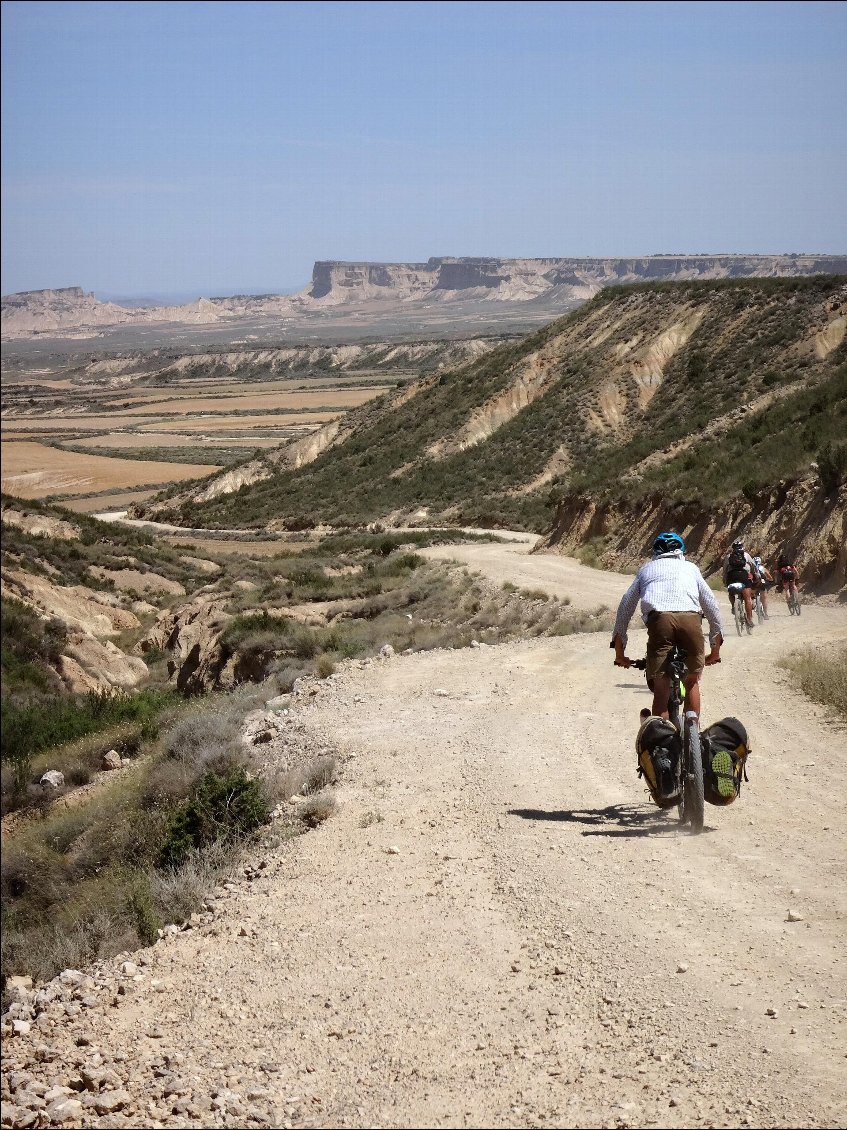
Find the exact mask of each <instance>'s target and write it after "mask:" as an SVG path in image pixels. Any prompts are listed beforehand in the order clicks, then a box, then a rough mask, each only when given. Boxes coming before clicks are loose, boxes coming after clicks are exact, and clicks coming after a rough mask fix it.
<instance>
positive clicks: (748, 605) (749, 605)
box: [744, 585, 753, 624]
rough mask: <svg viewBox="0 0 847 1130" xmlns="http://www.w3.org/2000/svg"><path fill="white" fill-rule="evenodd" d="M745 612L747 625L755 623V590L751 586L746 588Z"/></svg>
mask: <svg viewBox="0 0 847 1130" xmlns="http://www.w3.org/2000/svg"><path fill="white" fill-rule="evenodd" d="M744 611H745V612H746V613H747V623H748V624H752V623H753V590H752V588H751V587H750V586H749V585H745V586H744Z"/></svg>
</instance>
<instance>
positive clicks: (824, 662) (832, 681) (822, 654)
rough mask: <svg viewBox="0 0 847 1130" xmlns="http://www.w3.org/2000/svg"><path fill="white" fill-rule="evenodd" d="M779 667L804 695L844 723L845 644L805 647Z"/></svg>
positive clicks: (846, 711) (846, 696)
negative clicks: (790, 675) (831, 712)
mask: <svg viewBox="0 0 847 1130" xmlns="http://www.w3.org/2000/svg"><path fill="white" fill-rule="evenodd" d="M780 666H781V667H784V668H786V669H787V670H788V671H790V672H791V674H792V676H793V677H794V679H795V680H796V683H797V685H798V686H799V688H800V690H801V691H802V692H803V694H805V695H806V696H807V697H808V698H811V699H813V701H815V702H820V703H823V704H824V706H828V707H830V708H831V709H832V710H833V711H834V712H835V713H836V715H838V717H840V718H841V719H843V720H844V721H846V722H847V645H844V644H842V645H841V646H839V647H833V648H829V649H825V648H820V647H807V648H804V649H803V650H800V651H795V652H793V653H792V654H790V655H787V656H786V657H785V658H784V659H783V660H782V661H781V663H780Z"/></svg>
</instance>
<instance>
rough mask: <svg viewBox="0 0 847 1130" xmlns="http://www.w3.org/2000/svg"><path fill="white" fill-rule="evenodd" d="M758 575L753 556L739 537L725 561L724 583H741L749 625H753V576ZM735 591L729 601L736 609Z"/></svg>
mask: <svg viewBox="0 0 847 1130" xmlns="http://www.w3.org/2000/svg"><path fill="white" fill-rule="evenodd" d="M755 576H756V566H755V564H754V562H753V558H752V557H751V556H750V554H749V553H748V552H747V550H746V549H745V548H744V542H743V541H742V540H741V538H737V539H736V540H735V541H734V542H733V543H732V546H731V548H730V551H729V553H728V554H727V555H726V559H725V560H724V563H723V583H724V584H725V585H726V586H727V587H729V585H741V586H742V592H743V594H744V611H745V613H746V615H747V627H748V628H752V627H753V595H752V594H753V578H754V577H755ZM735 599H736V598H735V593H734V592H733V591H730V594H729V603H730V605H731V606H732V609H733V611H735Z"/></svg>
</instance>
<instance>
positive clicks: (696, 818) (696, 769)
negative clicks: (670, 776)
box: [683, 711, 706, 836]
mask: <svg viewBox="0 0 847 1130" xmlns="http://www.w3.org/2000/svg"><path fill="white" fill-rule="evenodd" d="M683 767H684V773H685V779H684V781H683V793H684V810H685V816H686V818H687V820H688V821H689V822H690V824H691V833H692V835H694V836H696V835H699V833H700V832H702V831H703V820H704V817H705V809H706V794H705V786H704V783H703V752H702V747H701V745H700V727H699V725H698V723H697V715H696V714H694V712H693V711H691V712H690V713H688V714H686V716H685V730H684V737H683Z"/></svg>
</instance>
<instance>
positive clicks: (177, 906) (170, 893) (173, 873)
mask: <svg viewBox="0 0 847 1130" xmlns="http://www.w3.org/2000/svg"><path fill="white" fill-rule="evenodd" d="M237 862H238V856H237V850H236V849H234V848H233V846H232V845H225V844H223V843H220V842H218V843H215V844H210V845H209V847H207V848H205V849H204V850H203V851H202V852H192V854H191V855H190V856H189V857H188V859H187V860H186V861H185V863H183V864H182V866H181V867H178V868H174V867H170V868H167V869H165V870H162V871H156V872H153V873H152V874H151V876H150V893H151V896H152V899H153V903H154V905H155V907H156V909H157V911H158V913H159V915H160V917H161V919H162V921H163V922H166V923H167V922H184V921H185V919H186V918H189V917H190V916H191V915H192V914H193V913H194V911H196V910H197V909H198V908H199V907H200V906H201V905H202V903H203V900H204V899H205V898H206V897H207V896H208V894H209V891H211V890H212V889H213V888H214V887H215V886H217V885H218V884H219V883H221V882H224V881H225V880H226V879H230V878H232V876H233V874H234V872H235V868H236V865H237Z"/></svg>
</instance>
